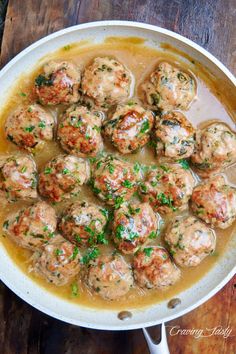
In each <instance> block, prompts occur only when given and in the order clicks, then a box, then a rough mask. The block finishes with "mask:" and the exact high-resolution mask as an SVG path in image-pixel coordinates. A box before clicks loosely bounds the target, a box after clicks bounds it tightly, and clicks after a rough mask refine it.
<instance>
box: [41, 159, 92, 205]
mask: <svg viewBox="0 0 236 354" xmlns="http://www.w3.org/2000/svg"><path fill="white" fill-rule="evenodd" d="M89 177H90V167H89V163H88V162H87V161H86V160H83V159H81V158H79V157H76V156H72V155H59V156H57V157H55V158H54V159H52V160H51V161H49V162H48V163H47V164H46V166H45V167H44V170H43V171H42V172H41V173H40V175H39V192H40V194H41V195H42V196H44V197H46V198H49V199H50V200H51V201H54V202H61V201H62V200H63V199H66V198H70V197H73V196H76V195H77V193H78V192H79V191H80V187H81V186H82V185H83V184H84V183H86V182H87V181H88V180H89Z"/></svg>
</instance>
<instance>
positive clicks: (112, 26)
mask: <svg viewBox="0 0 236 354" xmlns="http://www.w3.org/2000/svg"><path fill="white" fill-rule="evenodd" d="M107 36H127V37H129V36H132V37H142V38H145V39H146V40H147V41H146V43H145V44H146V45H148V46H150V47H153V48H157V49H158V48H159V45H160V43H161V42H165V43H168V44H170V45H172V46H174V47H178V49H179V50H181V51H183V52H185V53H186V54H188V55H190V56H191V57H192V58H193V59H195V60H197V61H199V62H200V63H201V64H202V65H203V66H204V67H206V68H207V69H209V70H210V71H211V72H212V73H213V75H214V76H215V77H217V78H218V79H219V80H224V81H226V82H227V83H228V84H229V86H230V87H231V90H235V85H236V79H235V78H234V76H233V75H232V74H231V73H230V72H229V70H228V69H227V68H226V67H225V66H224V65H223V64H222V63H220V62H219V61H218V60H217V59H216V58H215V57H214V56H212V55H211V54H209V53H208V52H207V51H206V50H204V49H202V48H201V47H200V46H198V45H197V44H195V43H193V42H191V41H190V40H188V39H186V38H184V37H182V36H180V35H178V34H176V33H173V32H170V31H167V30H165V29H163V28H159V27H155V26H151V25H147V24H143V23H136V22H128V21H102V22H94V23H86V24H82V25H78V26H74V27H70V28H67V29H64V30H61V31H59V32H56V33H54V34H52V35H50V36H48V37H45V38H43V39H41V40H39V41H38V42H36V43H34V44H32V45H31V46H30V47H28V48H26V49H25V50H24V51H23V52H21V53H20V54H18V55H17V56H16V57H15V58H14V59H13V60H11V61H10V62H9V63H8V64H7V65H6V66H5V67H4V68H3V69H2V70H1V72H0V82H1V95H0V106H2V105H3V104H4V101H5V100H6V97H7V93H8V91H9V90H10V88H11V86H12V85H13V84H14V82H15V80H16V79H17V77H18V76H19V74H20V73H22V72H30V71H31V69H32V68H33V66H34V64H35V62H37V61H38V60H39V59H40V58H41V57H42V56H44V55H46V54H47V53H49V52H53V51H55V50H56V49H58V48H60V47H62V46H65V45H67V44H68V43H73V42H76V41H81V40H86V39H90V40H92V41H93V42H95V43H100V42H102V41H103V40H104V39H105V38H106V37H107ZM235 236H236V235H235ZM235 245H236V237H233V239H232V240H231V241H230V243H229V247H228V249H227V251H226V252H225V254H224V255H223V256H222V257H221V258H220V259H219V261H218V263H217V264H216V265H215V266H214V267H213V268H212V269H211V270H210V271H209V272H208V274H207V275H205V276H204V277H203V278H202V279H201V280H200V281H198V282H197V283H196V284H194V285H193V286H192V287H191V288H189V289H187V290H186V291H183V292H182V293H180V294H179V295H178V297H179V298H180V299H181V304H180V305H179V306H177V307H176V308H174V309H169V308H168V307H167V302H165V301H163V302H161V303H159V304H156V305H153V306H150V307H147V308H145V309H143V310H140V309H139V310H132V317H131V318H129V319H127V320H126V321H121V320H120V319H119V318H118V317H117V311H114V310H113V311H108V310H101V311H100V310H93V309H88V308H85V307H81V306H78V305H75V304H72V303H70V302H67V301H65V300H63V299H61V298H58V297H56V296H54V295H53V294H51V293H49V292H47V291H46V290H44V289H43V288H41V287H39V286H38V285H37V284H36V283H35V282H33V281H32V280H31V279H30V278H28V277H27V275H25V274H24V273H22V272H21V270H20V269H19V268H18V267H17V266H16V265H15V264H14V262H13V261H12V260H11V258H10V257H9V256H8V255H7V252H6V251H5V249H4V247H3V246H2V245H0V260H1V261H0V278H1V280H2V281H3V282H4V283H5V284H6V285H7V286H8V287H9V288H10V289H11V290H12V291H14V292H15V293H16V294H17V295H18V296H20V297H21V298H22V299H23V300H25V301H26V302H28V303H29V304H30V305H32V306H34V307H35V308H37V309H38V310H40V311H42V312H44V313H46V314H48V315H50V316H52V317H55V318H57V319H59V320H62V321H65V322H68V323H72V324H75V325H79V326H83V327H88V328H96V329H105V330H128V329H135V328H142V327H148V326H153V325H155V324H158V323H164V322H166V321H169V320H171V319H174V318H176V317H179V316H182V315H184V314H185V313H187V312H189V311H191V310H193V309H194V308H196V307H197V306H199V305H201V304H202V303H203V302H204V301H206V300H208V299H209V298H210V297H211V296H213V295H214V294H215V293H216V292H217V291H219V290H220V289H221V288H222V287H223V286H224V285H225V284H226V283H227V282H228V281H229V280H230V278H231V277H232V276H233V275H234V274H235V270H236V265H235V260H236V247H235ZM127 310H128V309H127Z"/></svg>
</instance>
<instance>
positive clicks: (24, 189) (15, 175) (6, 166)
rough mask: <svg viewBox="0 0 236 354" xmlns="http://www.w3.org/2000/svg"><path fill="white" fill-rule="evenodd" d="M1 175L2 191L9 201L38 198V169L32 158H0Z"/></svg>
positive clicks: (0, 184)
mask: <svg viewBox="0 0 236 354" xmlns="http://www.w3.org/2000/svg"><path fill="white" fill-rule="evenodd" d="M0 174H1V175H0V191H2V193H1V194H2V195H3V196H4V197H6V199H8V200H9V201H17V200H18V199H23V200H27V199H36V198H37V196H38V194H37V169H36V164H35V162H34V160H33V159H32V158H31V157H30V156H23V155H18V156H14V155H13V156H8V157H6V156H5V157H4V156H3V157H0Z"/></svg>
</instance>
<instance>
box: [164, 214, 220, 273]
mask: <svg viewBox="0 0 236 354" xmlns="http://www.w3.org/2000/svg"><path fill="white" fill-rule="evenodd" d="M165 241H166V243H167V244H168V246H169V247H170V252H171V254H172V255H173V257H174V260H175V262H176V263H177V264H178V265H180V266H182V267H194V266H197V265H198V264H200V263H201V261H202V260H203V259H204V258H205V257H207V256H208V255H209V254H211V253H212V252H213V251H214V250H215V246H216V235H215V233H214V231H213V230H212V229H210V228H209V227H207V226H206V224H204V223H203V222H201V221H200V220H199V219H197V218H195V217H194V216H187V217H184V218H176V219H174V220H173V221H172V223H171V224H170V225H169V227H168V229H167V230H166V234H165Z"/></svg>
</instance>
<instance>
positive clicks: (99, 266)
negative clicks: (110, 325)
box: [88, 255, 133, 300]
mask: <svg viewBox="0 0 236 354" xmlns="http://www.w3.org/2000/svg"><path fill="white" fill-rule="evenodd" d="M88 285H89V287H90V288H91V289H93V290H94V291H96V292H97V293H98V295H100V296H101V297H102V298H104V299H105V300H116V299H118V298H120V297H121V296H124V295H125V294H127V292H128V291H129V290H130V288H131V287H132V286H133V275H132V271H131V267H130V266H129V265H128V264H127V263H126V262H125V260H124V258H123V257H122V256H112V255H110V256H100V257H98V258H97V259H95V260H93V261H92V262H91V263H90V265H89V270H88Z"/></svg>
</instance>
